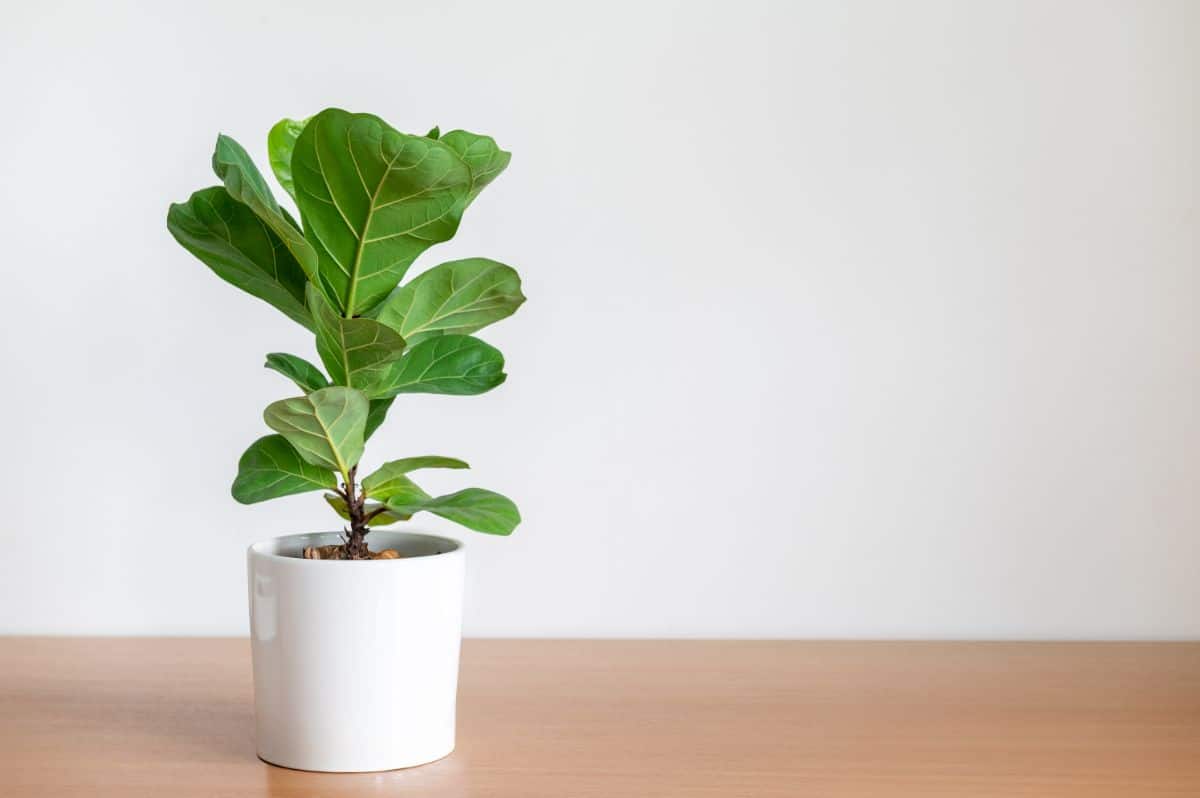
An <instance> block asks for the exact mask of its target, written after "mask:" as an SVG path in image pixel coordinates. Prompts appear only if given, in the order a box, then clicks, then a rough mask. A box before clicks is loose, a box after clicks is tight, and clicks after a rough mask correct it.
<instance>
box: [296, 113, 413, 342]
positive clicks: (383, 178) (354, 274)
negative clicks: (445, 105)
mask: <svg viewBox="0 0 1200 798" xmlns="http://www.w3.org/2000/svg"><path fill="white" fill-rule="evenodd" d="M379 143H380V146H381V147H382V145H383V140H382V139H380V142H379ZM346 151H347V152H349V153H350V160H351V161H352V162H353V163H354V171H355V172H357V173H358V182H360V183H362V184H363V191H366V190H367V184H366V181H365V180H363V176H362V170H361V169H359V168H358V158H356V157H355V155H354V147H353V146H352V145H351V143H350V130H349V128H347V129H346ZM402 152H404V148H403V147H401V148H400V149H399V150H397V151H396V154H395V155H393V156H392V160H390V161H388V163H387V166H386V167H385V168H384V170H383V174H382V175H380V177H379V182H378V183H377V184H376V185H375V191H374V192H372V193H371V194H370V197H371V202H370V205H369V206H368V207H367V218H366V220H365V221H364V222H363V229H362V234H361V235H359V236H358V246H357V247H355V250H354V265H353V266H352V267H351V268H350V292H349V293H348V294H347V295H346V309H345V310H344V311H343V313H344V315H345V317H346V318H347V319H352V318H354V295H355V294H356V293H357V292H358V272H359V269H360V268H361V266H362V257H363V252H364V251H365V250H366V248H367V241H366V238H367V231H368V230H370V229H371V219H373V218H374V217H375V202H376V201H377V200H378V199H379V192H380V191H382V190H383V184H384V183H386V182H387V178H388V175H389V174H391V173H392V165H393V164H395V163H396V159H397V158H399V157H400V153H402ZM381 154H382V153H381ZM318 157H320V156H318ZM422 160H424V159H422ZM321 171H322V173H324V167H322V169H321ZM325 182H326V184H327V185H328V182H329V181H325ZM329 196H331V197H332V196H333V191H332V187H330V192H329ZM339 211H340V209H339Z"/></svg>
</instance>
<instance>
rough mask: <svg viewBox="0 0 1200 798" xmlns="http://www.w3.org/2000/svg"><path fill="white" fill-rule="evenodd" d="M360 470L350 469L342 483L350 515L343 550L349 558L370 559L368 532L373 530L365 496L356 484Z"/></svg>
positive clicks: (356, 468)
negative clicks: (369, 526) (368, 522)
mask: <svg viewBox="0 0 1200 798" xmlns="http://www.w3.org/2000/svg"><path fill="white" fill-rule="evenodd" d="M357 471H358V466H354V467H353V468H351V469H350V472H349V473H348V474H346V475H345V478H346V481H345V482H344V483H343V484H342V497H343V498H344V499H345V500H346V514H347V515H349V516H350V528H349V529H347V530H346V542H345V543H344V544H343V545H342V550H343V551H345V553H346V559H347V560H366V559H370V557H371V552H370V550H369V549H368V548H367V541H366V537H367V533H368V532H370V531H371V530H369V529H367V521H368V520H370V519H368V518H367V515H366V512H364V509H363V506H364V504H365V497H364V496H363V495H362V494H361V493H359V492H358V489H357V486H356V485H355V484H354V476H355V473H356V472H357Z"/></svg>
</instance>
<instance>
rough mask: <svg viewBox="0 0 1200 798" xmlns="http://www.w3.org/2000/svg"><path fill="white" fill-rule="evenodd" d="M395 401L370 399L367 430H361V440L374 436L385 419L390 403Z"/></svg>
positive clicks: (393, 398)
mask: <svg viewBox="0 0 1200 798" xmlns="http://www.w3.org/2000/svg"><path fill="white" fill-rule="evenodd" d="M394 401H396V397H394V396H392V397H388V398H387V399H372V400H371V403H370V405H369V406H368V410H367V428H366V429H365V430H363V439H364V440H366V439H368V438H370V437H371V436H372V435H374V434H375V430H377V429H379V425H380V424H382V423H383V420H384V419H385V418H387V412H388V409H389V408H391V406H392V402H394Z"/></svg>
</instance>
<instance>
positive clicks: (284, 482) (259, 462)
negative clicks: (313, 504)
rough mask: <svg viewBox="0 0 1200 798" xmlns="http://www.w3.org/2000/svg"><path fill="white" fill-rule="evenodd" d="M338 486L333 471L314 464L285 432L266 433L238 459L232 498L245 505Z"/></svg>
mask: <svg viewBox="0 0 1200 798" xmlns="http://www.w3.org/2000/svg"><path fill="white" fill-rule="evenodd" d="M336 487H337V479H336V477H334V475H333V472H331V471H328V470H327V469H324V468H321V467H319V466H315V465H311V464H310V463H308V462H305V460H304V459H303V458H301V457H300V454H299V452H297V451H296V449H295V447H293V446H292V445H291V444H290V443H288V442H287V439H286V438H284V437H283V436H282V435H267V436H266V437H264V438H259V439H258V440H256V441H255V442H254V443H252V444H251V445H250V448H249V449H247V450H246V453H245V454H243V455H242V458H241V459H240V460H238V473H237V478H236V479H234V480H233V498H235V499H237V500H238V501H239V502H241V503H242V504H253V503H255V502H261V501H265V500H267V499H274V498H276V497H278V496H290V495H291V494H293V493H304V492H306V491H310V490H332V489H334V488H336Z"/></svg>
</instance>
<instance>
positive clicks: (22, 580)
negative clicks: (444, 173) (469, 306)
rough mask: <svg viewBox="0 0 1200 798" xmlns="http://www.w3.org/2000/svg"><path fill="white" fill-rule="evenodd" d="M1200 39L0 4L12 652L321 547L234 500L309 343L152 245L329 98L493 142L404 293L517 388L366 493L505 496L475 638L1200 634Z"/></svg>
mask: <svg viewBox="0 0 1200 798" xmlns="http://www.w3.org/2000/svg"><path fill="white" fill-rule="evenodd" d="M1198 9H1200V6H1198V5H1197V4H1194V3H1187V2H1179V3H1170V2H1125V3H1099V2H1090V1H1088V2H1057V3H1043V2H1027V3H1020V2H1015V3H1014V2H996V3H981V2H974V3H963V2H957V1H955V0H947V1H946V2H919V3H893V2H879V3H870V2H852V3H843V2H828V3H815V4H792V3H779V4H773V5H768V4H766V3H763V2H751V1H750V0H739V1H738V2H723V3H685V2H679V3H663V2H637V3H630V4H621V3H611V2H609V3H588V4H571V3H551V2H546V3H472V4H467V3H453V2H437V3H428V2H426V3H408V2H396V1H394V0H389V2H377V3H364V2H350V1H349V0H347V1H346V2H337V3H329V2H320V3H317V2H289V3H279V4H267V3H256V2H249V1H248V0H243V1H242V2H236V3H207V2H206V3H186V4H185V3H145V4H144V5H132V4H129V3H120V2H115V3H103V4H101V3H85V2H58V3H56V2H37V3H34V2H26V3H20V4H13V5H11V6H9V7H6V9H5V20H4V24H3V26H2V30H0V76H2V77H0V81H2V89H0V91H2V96H0V99H2V101H3V109H4V111H3V123H2V125H0V169H2V175H0V177H2V179H0V218H2V219H3V239H2V240H3V250H2V257H0V275H2V284H3V286H4V288H3V290H2V291H0V297H2V298H3V308H2V309H0V333H2V341H0V347H2V354H3V374H4V376H3V391H2V393H0V420H2V421H3V439H4V445H3V446H2V447H0V451H2V452H3V455H4V456H3V458H0V492H2V494H3V516H2V518H3V521H2V522H0V543H2V545H3V551H2V552H0V632H44V633H100V634H171V633H178V634H213V633H219V634H243V633H245V631H246V610H245V588H244V559H243V552H244V549H245V547H246V546H247V545H248V544H249V543H251V542H253V541H256V540H259V539H262V538H265V537H269V536H273V535H278V534H284V533H290V532H297V531H309V530H313V529H322V528H332V527H333V526H335V524H334V519H333V518H332V516H331V514H330V512H329V511H328V509H327V508H326V507H325V505H324V502H322V500H321V499H320V496H319V495H318V494H310V495H305V496H297V497H291V498H287V499H282V500H279V501H275V502H268V503H264V504H261V505H256V506H253V507H243V506H240V505H237V504H235V503H234V502H233V500H232V499H231V498H230V497H229V494H228V491H229V483H230V481H231V479H232V477H233V475H234V470H235V464H236V462H237V458H238V456H239V455H240V454H241V452H242V450H243V449H244V448H245V447H246V446H247V445H248V444H249V443H250V442H251V441H253V440H254V439H255V438H257V437H258V436H260V435H261V434H264V433H265V432H266V430H265V427H264V426H263V424H262V421H261V417H260V413H261V410H262V408H263V407H264V406H265V405H266V404H267V403H269V402H270V401H273V400H275V399H278V398H282V397H284V396H287V395H290V394H291V393H294V390H292V389H291V388H290V387H289V385H288V384H287V383H286V382H285V381H283V380H282V378H280V377H279V376H278V375H275V374H273V373H271V372H268V371H266V370H264V369H263V368H262V360H263V355H264V354H265V353H266V352H271V351H290V352H295V353H297V354H301V355H304V356H308V357H313V348H312V343H311V341H310V340H309V338H308V335H307V333H305V332H304V331H303V330H302V329H301V328H300V327H299V326H297V325H295V324H293V323H292V322H290V321H289V320H287V319H286V318H285V317H284V316H282V315H281V314H279V313H277V312H275V311H274V310H273V309H272V308H270V307H269V306H267V305H265V304H263V303H261V302H259V301H257V300H254V299H252V298H250V297H249V296H247V295H244V294H242V293H240V292H239V291H237V290H236V289H234V288H232V287H231V286H229V285H227V284H225V283H223V282H221V281H219V280H218V279H216V278H215V277H214V276H213V275H212V274H211V273H210V272H209V271H208V270H207V269H206V268H205V267H204V266H203V265H201V264H200V263H199V262H198V261H196V260H194V259H193V258H192V257H191V256H190V255H188V254H187V253H186V252H185V251H183V250H182V249H181V248H180V247H178V246H177V245H176V244H175V242H174V241H173V240H172V239H171V238H170V236H169V235H168V234H167V232H166V229H165V224H164V217H165V214H166V208H167V204H168V203H169V202H171V201H181V200H183V199H185V198H186V197H187V196H188V194H189V193H190V192H191V191H193V190H195V189H198V188H201V187H203V186H206V185H212V184H214V183H215V182H216V180H215V178H214V177H213V175H212V174H211V172H210V170H209V166H208V161H209V156H210V154H211V151H212V145H213V141H214V139H215V137H216V134H217V132H218V131H223V132H226V133H228V134H230V135H232V136H234V137H235V138H237V139H239V140H240V141H241V142H242V143H243V144H245V145H246V146H247V147H248V148H249V150H250V151H251V154H252V155H254V156H255V157H256V158H257V159H258V160H259V163H260V165H261V166H262V167H263V168H264V170H265V169H266V152H265V136H266V132H267V130H268V128H269V127H270V126H271V124H272V123H273V122H274V121H275V120H276V119H278V118H280V117H283V116H293V117H303V116H306V115H308V114H311V113H314V112H316V111H317V110H319V109H321V108H322V107H325V106H328V105H338V106H341V107H344V108H348V109H351V110H361V111H370V112H374V113H377V114H379V115H381V116H383V117H385V118H386V119H388V120H389V121H390V122H391V123H392V124H394V125H395V126H397V127H398V128H400V129H402V130H407V131H411V132H424V131H425V130H426V129H427V128H429V127H430V126H432V125H434V124H438V125H441V127H442V129H443V130H448V129H451V128H455V127H464V128H467V129H470V130H474V131H478V132H483V133H489V134H492V135H494V136H495V137H496V138H497V139H498V140H499V141H500V143H501V144H502V145H503V146H505V147H506V148H508V149H510V150H512V152H513V153H514V156H513V161H512V165H511V167H510V169H509V171H508V172H507V173H506V174H505V175H504V176H503V177H502V178H501V179H500V180H498V181H497V182H496V183H495V184H493V185H492V186H491V187H490V188H489V189H488V190H487V191H486V192H484V194H483V195H482V196H481V198H480V199H479V201H478V202H477V203H476V204H475V205H474V206H473V207H472V208H471V210H470V211H469V212H468V214H467V217H466V219H465V221H464V224H463V227H462V229H461V231H460V233H459V235H458V237H457V238H456V239H455V240H454V241H453V242H451V243H449V244H446V245H443V246H440V247H437V248H435V249H433V250H431V251H430V252H429V253H428V254H427V255H426V256H424V257H423V258H422V259H421V260H420V261H418V269H417V270H419V269H421V268H425V267H427V266H429V265H432V264H434V263H438V262H440V261H442V260H448V259H451V258H454V257H464V256H469V255H485V256H489V257H492V258H496V259H498V260H502V261H504V262H508V263H511V264H513V265H515V266H517V267H518V268H519V269H520V271H521V273H522V275H523V277H524V280H525V287H526V293H527V294H528V296H529V302H528V303H527V304H526V305H525V307H524V308H523V309H522V310H521V311H520V312H519V313H518V314H517V315H516V316H515V317H513V318H512V319H511V320H508V321H505V322H503V323H502V324H500V325H498V326H496V327H494V328H491V329H489V330H488V331H485V333H484V334H483V336H484V337H485V338H487V339H488V340H490V341H491V342H493V343H495V344H496V345H497V346H499V347H500V348H501V349H502V350H503V351H504V352H505V353H506V355H507V356H508V363H509V367H508V371H509V373H510V377H509V381H508V383H507V384H505V385H504V386H502V387H501V388H500V389H498V390H496V391H495V392H494V393H492V394H489V395H486V396H482V397H476V398H455V397H449V398H447V397H414V398H404V399H402V400H401V401H399V402H398V403H397V405H396V406H395V408H394V409H393V411H392V414H391V417H390V419H389V424H388V426H386V427H384V429H383V431H382V432H381V433H380V434H379V435H377V436H376V437H375V438H374V439H373V440H372V441H371V446H370V448H369V450H368V461H366V462H367V463H368V465H370V464H377V463H378V462H380V461H382V460H384V459H391V458H394V457H399V456H407V455H415V454H427V453H430V454H445V455H452V456H461V457H463V458H466V459H468V460H469V461H470V462H471V463H472V465H473V466H474V471H472V472H468V473H467V474H466V475H465V476H464V474H463V473H462V472H452V473H448V474H437V475H435V477H436V478H429V479H427V480H426V481H427V482H428V487H430V488H432V489H437V490H455V489H457V488H459V487H464V486H466V485H467V484H477V485H482V486H486V487H490V488H493V489H496V490H500V491H502V492H504V493H506V494H509V495H511V496H512V497H514V498H515V499H517V500H518V501H519V503H520V505H521V508H522V510H523V513H524V516H525V523H524V524H523V525H522V526H521V527H520V529H519V530H518V531H517V533H516V534H515V535H514V536H513V537H512V538H510V539H494V538H488V537H486V536H482V535H474V534H472V533H469V532H464V533H463V535H466V536H469V544H470V547H469V558H470V581H469V593H468V611H467V626H466V631H467V633H468V634H473V635H532V636H540V635H574V636H741V637H785V636H804V637H808V636H820V637H914V636H920V637H925V636H931V637H965V636H969V637H1049V636H1055V637H1058V636H1062V637H1190V636H1197V635H1200V574H1198V568H1197V565H1198V563H1200V485H1198V481H1200V480H1198V476H1200V469H1198V466H1200V422H1198V408H1200V395H1198V394H1200V329H1198V322H1197V311H1198V310H1200V308H1198V302H1200V259H1198V257H1197V255H1198V251H1197V237H1198V233H1197V230H1198V222H1200V217H1198V212H1197V188H1198V185H1200V180H1198V179H1200V166H1198V163H1197V142H1198V141H1200V125H1198V124H1197V123H1198V112H1197V103H1198V89H1197V76H1198V75H1200V58H1198V56H1197V52H1200V24H1198V23H1200V11H1198ZM280 195H281V196H282V192H280ZM416 273H417V271H416V270H415V271H414V272H412V274H416ZM314 359H315V358H314ZM468 480H469V481H468ZM425 526H426V527H427V528H438V529H442V530H449V529H451V528H452V527H451V526H450V525H449V524H444V523H441V522H439V521H438V520H437V519H434V520H433V521H430V522H428V523H426V524H425ZM348 611H353V610H352V609H351V608H348Z"/></svg>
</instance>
